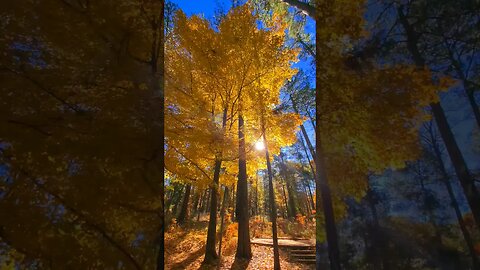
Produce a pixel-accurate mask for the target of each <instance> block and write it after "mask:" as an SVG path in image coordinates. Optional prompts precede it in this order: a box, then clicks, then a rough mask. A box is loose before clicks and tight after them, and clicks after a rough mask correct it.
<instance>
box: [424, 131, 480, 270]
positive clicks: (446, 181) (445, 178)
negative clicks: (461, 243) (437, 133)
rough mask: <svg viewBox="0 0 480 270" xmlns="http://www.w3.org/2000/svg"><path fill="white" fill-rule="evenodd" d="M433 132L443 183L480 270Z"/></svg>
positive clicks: (432, 137)
mask: <svg viewBox="0 0 480 270" xmlns="http://www.w3.org/2000/svg"><path fill="white" fill-rule="evenodd" d="M432 132H433V131H432V130H430V138H431V141H430V142H431V146H432V148H433V151H434V155H435V158H436V161H437V167H438V168H439V170H440V173H441V174H442V182H443V183H444V184H445V188H446V189H447V192H448V196H449V197H450V204H451V206H452V208H453V210H454V211H455V216H456V217H457V221H458V225H459V227H460V230H461V231H462V235H463V238H464V239H465V243H466V245H467V248H468V251H469V254H470V258H471V259H472V265H473V269H480V262H479V260H478V258H477V255H476V252H475V246H474V243H473V239H472V236H471V235H470V232H469V231H468V229H467V225H466V224H465V221H464V220H463V216H462V211H461V210H460V206H459V205H458V201H457V199H456V198H455V192H454V191H453V187H452V184H451V183H450V177H449V176H448V173H447V169H446V168H445V165H444V164H443V160H442V154H441V152H440V148H439V146H438V142H437V141H436V139H435V137H434V135H433V133H432Z"/></svg>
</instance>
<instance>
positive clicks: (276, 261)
mask: <svg viewBox="0 0 480 270" xmlns="http://www.w3.org/2000/svg"><path fill="white" fill-rule="evenodd" d="M263 143H264V145H265V159H266V161H267V171H268V190H269V199H270V220H271V221H272V237H273V269H274V270H280V253H279V251H278V237H277V207H276V205H275V194H274V193H273V176H272V165H271V164H270V156H269V154H268V145H267V137H266V135H265V127H263Z"/></svg>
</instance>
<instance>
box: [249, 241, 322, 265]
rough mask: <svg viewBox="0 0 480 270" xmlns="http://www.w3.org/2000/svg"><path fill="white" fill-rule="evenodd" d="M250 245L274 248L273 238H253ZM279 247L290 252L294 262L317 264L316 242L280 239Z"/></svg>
mask: <svg viewBox="0 0 480 270" xmlns="http://www.w3.org/2000/svg"><path fill="white" fill-rule="evenodd" d="M250 243H252V244H256V245H263V246H273V239H272V238H253V239H252V240H251V241H250ZM278 246H279V247H280V248H284V249H287V250H288V254H289V257H290V259H291V260H292V261H294V262H299V263H304V264H315V240H313V239H292V238H280V237H279V238H278Z"/></svg>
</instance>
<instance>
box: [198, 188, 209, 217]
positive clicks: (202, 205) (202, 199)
mask: <svg viewBox="0 0 480 270" xmlns="http://www.w3.org/2000/svg"><path fill="white" fill-rule="evenodd" d="M207 193H208V189H205V191H204V192H202V197H201V198H200V202H199V207H198V212H197V222H198V221H200V214H201V213H202V212H203V211H204V208H205V199H206V197H207Z"/></svg>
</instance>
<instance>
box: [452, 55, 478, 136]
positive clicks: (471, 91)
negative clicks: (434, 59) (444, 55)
mask: <svg viewBox="0 0 480 270" xmlns="http://www.w3.org/2000/svg"><path fill="white" fill-rule="evenodd" d="M448 52H449V53H448V56H449V58H450V62H451V63H452V66H453V67H454V68H455V71H456V73H457V76H458V77H459V78H460V80H461V81H462V84H463V89H464V90H465V94H466V95H467V99H468V102H469V103H470V106H471V107H472V111H473V115H474V116H475V121H476V122H477V126H478V128H480V110H479V108H478V104H477V101H476V100H475V92H474V89H473V86H472V85H471V84H470V83H469V82H468V80H467V77H466V76H465V73H464V72H463V70H462V66H461V64H460V63H459V62H458V61H457V60H456V59H455V57H454V55H453V52H452V51H451V50H450V49H448Z"/></svg>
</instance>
